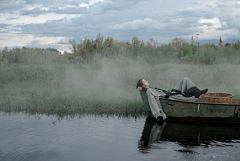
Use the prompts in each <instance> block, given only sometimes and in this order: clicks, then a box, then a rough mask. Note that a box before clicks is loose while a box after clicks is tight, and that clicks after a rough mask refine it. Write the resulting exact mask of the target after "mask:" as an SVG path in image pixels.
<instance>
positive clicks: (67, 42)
mask: <svg viewBox="0 0 240 161" xmlns="http://www.w3.org/2000/svg"><path fill="white" fill-rule="evenodd" d="M55 44H69V42H58V43H55Z"/></svg>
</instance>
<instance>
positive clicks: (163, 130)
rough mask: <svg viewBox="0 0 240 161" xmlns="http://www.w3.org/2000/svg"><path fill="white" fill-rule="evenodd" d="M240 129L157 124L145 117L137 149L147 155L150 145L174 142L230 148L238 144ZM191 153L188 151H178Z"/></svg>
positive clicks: (227, 126)
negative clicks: (233, 144)
mask: <svg viewBox="0 0 240 161" xmlns="http://www.w3.org/2000/svg"><path fill="white" fill-rule="evenodd" d="M239 140H240V127H239V126H238V125H236V124H219V123H192V122H162V123H157V122H156V120H155V119H154V118H152V117H147V118H146V121H145V125H144V128H143V132H142V137H141V139H140V140H139V143H138V148H139V151H140V152H142V153H149V151H150V149H151V148H153V145H152V143H158V144H159V145H160V144H161V142H162V141H171V142H175V143H177V144H179V145H181V146H182V147H188V148H191V147H192V148H193V147H195V146H204V147H209V146H220V147H226V146H232V145H229V144H228V143H239V142H240V141H239ZM179 152H183V153H191V150H190V151H179Z"/></svg>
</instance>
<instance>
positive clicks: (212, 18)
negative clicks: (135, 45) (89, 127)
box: [0, 0, 240, 51]
mask: <svg viewBox="0 0 240 161" xmlns="http://www.w3.org/2000/svg"><path fill="white" fill-rule="evenodd" d="M196 31H198V33H199V34H200V35H199V36H198V40H199V41H200V42H204V41H214V40H215V41H218V40H219V38H220V36H221V37H222V39H223V41H224V43H226V42H232V41H236V40H240V0H201V1H196V0H181V1H180V0H168V1H166V0H0V48H3V47H6V46H7V47H16V46H18V47H19V46H27V47H40V48H48V47H51V48H56V49H58V50H60V51H65V50H68V47H69V46H70V45H69V42H68V40H71V39H75V40H76V41H77V42H79V40H80V39H84V37H85V36H87V37H88V38H93V39H95V38H96V36H97V34H98V33H99V32H101V34H102V35H103V36H104V38H107V37H108V36H109V37H112V38H114V39H115V40H119V41H120V40H125V41H127V40H129V41H130V42H131V40H132V38H133V37H134V36H137V37H138V38H139V39H140V40H143V41H145V42H147V41H148V40H149V39H150V38H153V39H154V40H156V41H158V42H159V43H164V42H165V43H169V42H170V41H171V40H172V39H173V38H174V37H180V36H182V37H183V38H184V39H185V40H187V41H190V39H191V36H192V35H194V38H195V40H197V38H196Z"/></svg>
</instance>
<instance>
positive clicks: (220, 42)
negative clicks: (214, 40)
mask: <svg viewBox="0 0 240 161" xmlns="http://www.w3.org/2000/svg"><path fill="white" fill-rule="evenodd" d="M222 43H223V42H222V38H221V36H220V39H219V43H218V46H220V47H222V46H223V45H222Z"/></svg>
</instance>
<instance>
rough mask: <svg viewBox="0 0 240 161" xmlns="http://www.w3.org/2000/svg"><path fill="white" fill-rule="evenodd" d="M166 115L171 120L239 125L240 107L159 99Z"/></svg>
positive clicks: (236, 105)
mask: <svg viewBox="0 0 240 161" xmlns="http://www.w3.org/2000/svg"><path fill="white" fill-rule="evenodd" d="M159 99H160V102H161V104H162V107H163V110H164V112H165V113H166V115H167V116H168V117H170V118H172V119H173V120H181V121H185V120H186V121H200V122H231V123H240V115H239V114H240V111H239V110H240V105H238V104H216V103H212V104H211V103H204V102H184V101H175V100H169V99H165V98H159Z"/></svg>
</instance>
